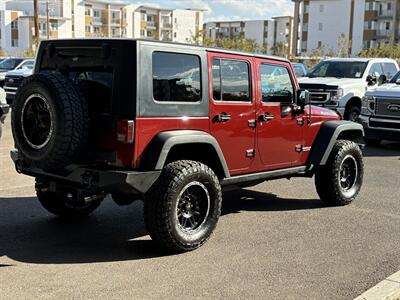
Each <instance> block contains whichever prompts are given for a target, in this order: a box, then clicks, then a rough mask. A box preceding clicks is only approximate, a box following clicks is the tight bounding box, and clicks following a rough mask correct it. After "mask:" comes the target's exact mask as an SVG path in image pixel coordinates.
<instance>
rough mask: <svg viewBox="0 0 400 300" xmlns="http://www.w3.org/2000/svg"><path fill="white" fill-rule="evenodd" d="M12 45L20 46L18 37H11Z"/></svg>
mask: <svg viewBox="0 0 400 300" xmlns="http://www.w3.org/2000/svg"><path fill="white" fill-rule="evenodd" d="M11 47H18V39H11Z"/></svg>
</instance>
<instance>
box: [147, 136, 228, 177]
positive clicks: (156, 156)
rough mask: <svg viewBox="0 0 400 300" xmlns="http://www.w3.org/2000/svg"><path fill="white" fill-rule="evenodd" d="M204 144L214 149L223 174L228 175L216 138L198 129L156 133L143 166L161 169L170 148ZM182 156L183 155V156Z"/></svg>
mask: <svg viewBox="0 0 400 300" xmlns="http://www.w3.org/2000/svg"><path fill="white" fill-rule="evenodd" d="M185 144H187V145H189V144H190V145H193V144H206V145H209V146H211V147H212V148H213V150H215V153H216V155H217V156H218V161H219V163H220V164H221V167H222V171H223V176H224V177H225V178H228V177H230V174H229V169H228V166H227V164H226V161H225V157H224V155H223V153H222V150H221V148H220V146H219V144H218V142H217V140H216V139H215V138H214V137H213V136H211V135H210V134H208V133H207V132H204V131H199V130H171V131H164V132H160V133H159V134H157V135H156V136H155V137H154V138H153V140H152V141H151V143H150V144H149V146H148V149H147V150H146V156H145V166H146V168H148V169H152V170H162V168H163V167H164V165H165V163H166V161H167V158H168V155H169V153H170V151H171V149H172V148H173V147H174V146H177V145H185ZM183 157H184V156H183Z"/></svg>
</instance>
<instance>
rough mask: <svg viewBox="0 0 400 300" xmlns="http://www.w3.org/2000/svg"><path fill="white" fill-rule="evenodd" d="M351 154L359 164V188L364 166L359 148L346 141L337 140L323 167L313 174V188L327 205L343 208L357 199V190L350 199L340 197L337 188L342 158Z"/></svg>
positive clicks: (353, 143)
mask: <svg viewBox="0 0 400 300" xmlns="http://www.w3.org/2000/svg"><path fill="white" fill-rule="evenodd" d="M349 152H351V153H352V154H353V155H355V157H356V159H358V162H359V164H360V165H359V174H360V179H359V180H360V186H361V185H362V181H363V173H364V164H363V160H362V152H361V150H360V147H358V145H357V144H356V143H355V142H353V141H348V140H338V141H337V142H336V144H335V146H334V147H333V149H332V152H331V154H330V156H329V159H328V161H327V163H326V165H325V166H323V167H321V168H319V169H318V170H317V172H316V174H315V186H316V189H317V193H318V195H319V197H320V199H321V200H322V201H324V202H325V203H326V204H328V205H336V206H343V205H347V204H350V203H351V202H353V200H354V199H355V198H356V197H357V195H358V193H359V190H357V192H356V193H355V194H354V195H353V196H352V197H351V198H346V197H344V196H343V195H342V193H341V191H340V187H339V184H338V182H339V177H338V176H339V168H340V162H341V160H342V158H343V157H344V156H345V155H346V154H347V153H349Z"/></svg>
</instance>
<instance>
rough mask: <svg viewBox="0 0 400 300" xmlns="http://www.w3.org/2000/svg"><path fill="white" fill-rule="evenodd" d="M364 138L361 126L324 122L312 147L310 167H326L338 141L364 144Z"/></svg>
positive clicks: (342, 122) (347, 122)
mask: <svg viewBox="0 0 400 300" xmlns="http://www.w3.org/2000/svg"><path fill="white" fill-rule="evenodd" d="M363 137H364V130H363V127H362V125H361V124H358V123H354V122H350V121H326V122H324V123H323V124H322V126H321V128H320V129H319V131H318V134H317V136H316V138H315V140H314V143H313V145H312V148H311V152H310V156H309V157H308V165H313V166H320V165H325V164H326V161H327V160H328V158H329V155H330V154H331V151H332V148H333V146H334V145H335V143H336V141H337V140H339V139H348V140H352V141H355V142H357V143H359V144H362V138H363Z"/></svg>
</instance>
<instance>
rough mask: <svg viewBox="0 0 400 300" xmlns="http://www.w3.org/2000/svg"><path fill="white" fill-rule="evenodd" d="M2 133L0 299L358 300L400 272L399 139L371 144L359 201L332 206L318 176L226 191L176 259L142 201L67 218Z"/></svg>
mask: <svg viewBox="0 0 400 300" xmlns="http://www.w3.org/2000/svg"><path fill="white" fill-rule="evenodd" d="M4 134H5V135H4V136H3V138H2V140H1V141H0V170H1V171H0V175H1V176H0V180H1V181H0V182H1V184H0V291H1V293H0V298H2V299H3V298H4V299H21V298H29V299H32V298H60V299H63V298H91V299H94V298H107V299H112V298H128V297H129V298H135V299H138V298H178V297H179V298H182V297H184V298H264V299H272V298H275V299H321V298H324V299H351V298H354V297H355V296H357V295H359V294H361V293H362V292H364V291H365V290H367V289H368V288H370V287H371V286H373V285H375V284H376V283H378V282H379V281H381V280H383V279H384V278H386V277H387V276H389V275H390V274H392V273H394V272H396V271H398V270H399V269H400V230H399V228H400V201H399V200H400V196H399V191H400V188H399V187H400V144H386V145H384V146H381V147H378V148H369V149H366V150H365V151H364V154H365V167H366V174H365V179H364V187H363V189H362V192H361V194H360V195H359V197H358V199H357V200H356V201H355V202H354V203H353V204H352V205H350V206H347V207H325V206H323V205H322V203H321V202H320V201H319V200H318V197H317V194H316V192H315V188H314V184H313V180H310V179H292V180H290V181H288V180H279V181H273V182H267V183H263V184H260V185H258V186H256V187H254V188H251V189H246V190H242V191H236V192H230V193H227V194H225V195H224V205H223V212H222V216H221V218H220V221H219V224H218V227H217V229H216V231H215V232H214V234H213V236H212V238H211V240H210V241H209V242H208V243H207V244H206V245H205V246H203V247H202V248H200V249H199V250H197V251H194V252H190V253H186V254H181V255H173V256H169V255H166V254H165V253H163V252H162V251H160V250H158V249H156V248H155V247H154V245H153V243H152V242H151V240H150V238H149V236H148V235H147V233H146V230H145V227H144V224H143V218H142V204H141V203H140V202H136V203H134V204H133V205H131V206H127V207H119V206H117V205H116V204H114V203H113V202H112V201H111V199H109V198H107V199H106V201H104V203H103V204H102V206H101V207H100V208H99V209H98V210H97V211H96V212H95V213H94V214H93V215H92V216H91V217H90V218H89V219H87V220H84V221H79V222H66V221H61V220H59V219H57V218H55V217H53V216H52V215H50V214H49V213H47V212H46V211H45V210H44V209H43V208H42V207H41V206H40V204H39V203H38V201H37V199H36V197H35V194H34V188H33V180H32V178H29V177H26V176H23V175H18V174H16V172H15V171H14V169H13V165H12V163H11V161H10V159H9V150H10V148H11V147H12V138H11V133H10V124H9V118H8V122H7V124H6V127H5V130H4Z"/></svg>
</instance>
